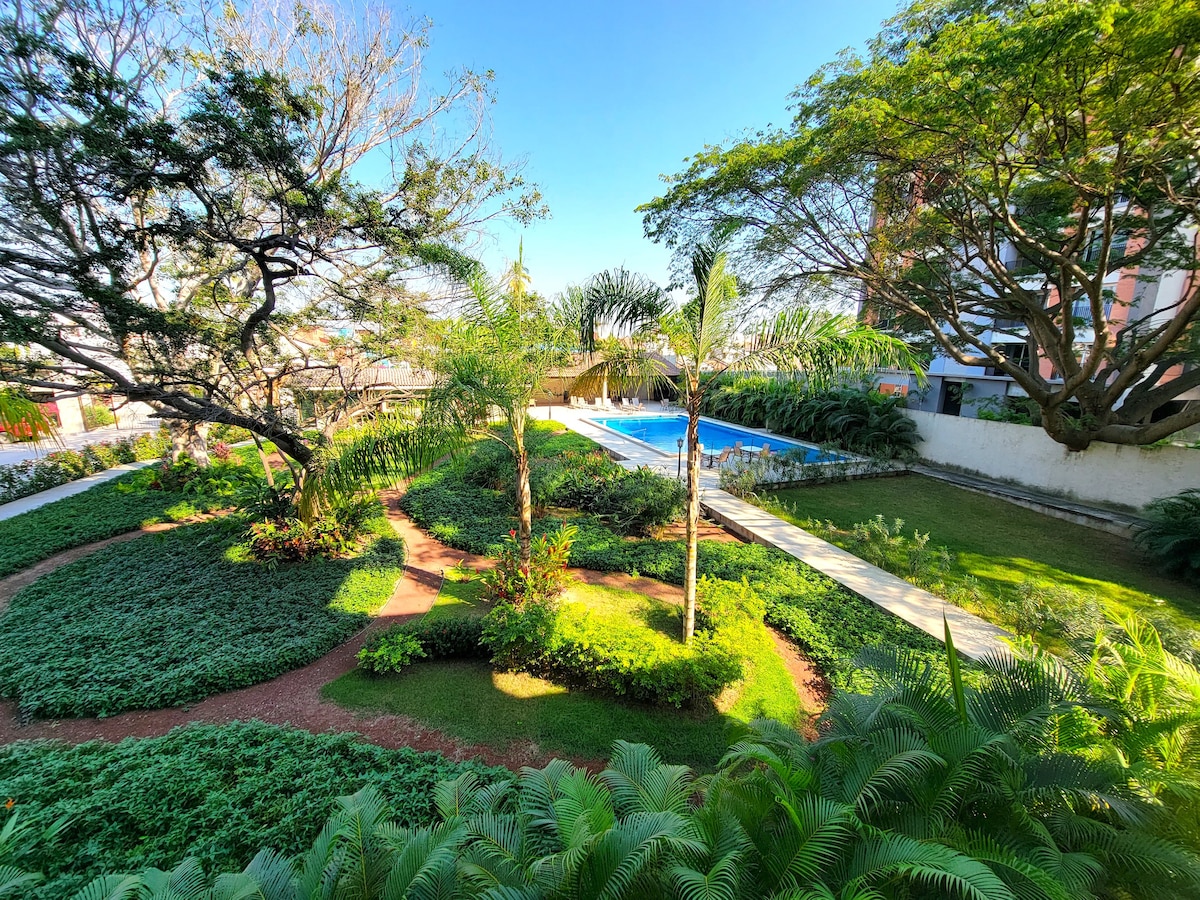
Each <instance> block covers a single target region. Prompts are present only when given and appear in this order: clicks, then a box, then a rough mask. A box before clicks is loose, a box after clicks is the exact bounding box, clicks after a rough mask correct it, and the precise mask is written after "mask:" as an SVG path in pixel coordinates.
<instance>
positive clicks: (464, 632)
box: [358, 618, 490, 675]
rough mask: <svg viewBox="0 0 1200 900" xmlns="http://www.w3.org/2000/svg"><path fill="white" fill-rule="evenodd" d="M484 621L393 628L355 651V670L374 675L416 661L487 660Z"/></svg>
mask: <svg viewBox="0 0 1200 900" xmlns="http://www.w3.org/2000/svg"><path fill="white" fill-rule="evenodd" d="M489 656H490V653H489V651H488V649H487V648H486V647H485V646H484V644H483V620H482V619H476V618H461V619H436V620H433V621H426V620H424V619H421V620H420V621H417V622H406V623H404V624H402V625H393V626H392V627H391V628H388V629H387V630H386V631H380V632H376V633H375V634H373V635H371V637H369V638H368V639H367V641H366V643H365V644H364V645H363V648H362V649H361V650H360V651H358V667H359V668H360V669H362V670H363V671H365V672H370V673H371V674H373V675H383V674H388V673H394V672H400V671H402V670H403V669H404V668H406V667H407V666H408V665H409V664H410V663H412V662H413V661H414V660H416V659H487V658H488V657H489Z"/></svg>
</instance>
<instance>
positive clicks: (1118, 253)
mask: <svg viewBox="0 0 1200 900" xmlns="http://www.w3.org/2000/svg"><path fill="white" fill-rule="evenodd" d="M1128 243H1129V232H1128V231H1125V230H1121V231H1117V232H1116V233H1115V234H1113V238H1112V246H1111V247H1109V248H1108V261H1109V263H1111V262H1112V261H1113V260H1117V259H1121V258H1122V257H1124V256H1125V247H1126V245H1128ZM1103 244H1104V233H1103V232H1100V231H1093V232H1092V236H1091V238H1089V239H1088V242H1087V246H1086V247H1084V248H1083V261H1084V262H1088V263H1094V262H1099V260H1100V248H1101V247H1102V246H1103Z"/></svg>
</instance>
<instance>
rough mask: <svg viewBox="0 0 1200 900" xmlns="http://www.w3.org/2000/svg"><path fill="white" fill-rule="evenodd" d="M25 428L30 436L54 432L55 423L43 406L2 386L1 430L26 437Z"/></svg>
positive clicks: (15, 435)
mask: <svg viewBox="0 0 1200 900" xmlns="http://www.w3.org/2000/svg"><path fill="white" fill-rule="evenodd" d="M25 429H29V432H30V436H32V437H34V438H37V437H40V436H42V435H53V434H54V423H53V422H52V421H51V420H50V417H49V416H47V415H46V413H45V412H44V411H43V410H42V408H41V407H40V406H39V405H38V404H36V403H34V402H33V401H32V400H30V399H29V398H28V397H26V396H25V395H24V394H22V393H20V392H18V391H15V390H13V389H12V388H0V431H7V432H8V433H9V434H11V435H12V436H14V437H24V436H25Z"/></svg>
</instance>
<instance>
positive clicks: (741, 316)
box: [576, 242, 912, 642]
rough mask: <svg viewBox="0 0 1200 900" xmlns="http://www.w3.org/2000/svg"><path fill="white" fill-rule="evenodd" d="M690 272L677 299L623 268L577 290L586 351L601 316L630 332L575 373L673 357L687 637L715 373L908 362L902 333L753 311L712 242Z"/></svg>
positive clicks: (618, 370)
mask: <svg viewBox="0 0 1200 900" xmlns="http://www.w3.org/2000/svg"><path fill="white" fill-rule="evenodd" d="M691 275H692V278H691V283H690V284H689V285H688V289H689V296H688V298H687V300H686V301H685V302H683V303H679V304H676V303H674V302H672V301H671V299H670V298H669V297H668V295H667V294H666V293H665V292H663V291H662V290H661V289H659V288H658V287H656V286H655V285H654V284H653V283H652V282H649V281H647V280H646V279H644V278H641V277H639V276H633V275H630V274H629V273H627V272H624V271H620V270H619V271H617V272H604V273H600V274H599V275H597V276H596V277H594V278H593V279H592V280H591V281H590V282H589V284H588V285H587V287H586V288H585V290H584V306H583V309H582V316H581V318H582V322H581V328H580V338H581V340H582V343H583V345H584V347H585V349H587V350H593V349H594V348H595V346H596V333H597V330H598V329H597V324H598V323H601V322H604V323H608V324H609V325H610V327H616V328H617V329H619V330H625V331H629V332H632V334H631V338H632V339H631V340H628V341H625V342H622V343H620V344H618V345H615V346H613V345H610V346H609V348H608V351H607V352H606V353H604V354H603V357H602V358H601V359H600V360H598V361H595V362H594V364H593V365H592V366H591V367H590V368H588V369H587V370H586V371H585V372H584V373H583V374H582V375H581V376H580V378H579V379H577V381H576V385H577V387H581V388H583V389H585V390H586V389H587V388H589V387H594V386H595V385H598V384H607V383H608V382H613V383H616V384H618V385H621V384H628V383H630V382H635V381H638V380H641V379H644V378H662V377H663V374H662V369H663V366H662V362H661V357H658V356H657V355H654V354H650V353H647V352H646V351H647V348H648V347H649V346H652V345H655V344H663V343H665V344H666V345H667V346H668V347H669V348H670V350H671V351H672V353H673V354H674V356H675V361H676V365H677V366H678V367H679V370H680V374H679V378H680V384H679V386H680V390H681V392H682V399H683V405H684V408H685V410H686V411H687V417H688V423H687V440H686V446H687V516H686V519H687V525H686V533H685V534H686V548H687V549H686V557H685V565H684V581H683V589H684V620H683V640H684V641H685V642H687V641H690V640H691V639H692V634H693V633H694V631H695V628H696V584H697V558H698V533H699V523H700V465H701V459H700V434H699V428H700V408H701V405H702V404H703V402H704V396H705V394H706V393H707V392H708V391H709V389H710V388H711V387H712V386H713V385H714V384H716V383H719V381H718V378H719V376H720V375H722V374H724V373H725V372H730V371H734V372H737V371H743V372H744V371H760V370H763V369H769V370H775V371H777V372H780V373H783V374H785V375H794V374H798V375H800V376H802V377H803V378H805V379H806V380H807V381H808V382H809V383H810V384H811V385H814V386H816V385H818V384H821V383H827V382H829V381H830V380H836V379H841V378H844V377H846V376H847V375H848V374H851V373H862V372H867V371H870V370H872V369H874V368H876V367H878V366H882V365H897V364H909V363H911V362H912V360H911V357H910V355H909V352H908V348H907V347H906V346H905V344H904V343H903V342H902V341H900V340H899V339H897V338H895V337H892V336H889V335H885V334H883V333H881V332H878V331H875V330H874V329H872V328H871V327H870V326H868V325H865V324H864V323H862V322H859V321H856V320H855V319H853V318H851V317H848V316H839V315H834V314H832V313H829V312H826V311H823V310H814V309H808V308H803V307H800V308H794V309H791V310H788V311H785V312H781V313H778V314H776V315H773V316H768V317H766V318H761V317H759V318H758V319H756V317H755V315H754V308H753V307H754V304H752V303H747V302H746V301H745V300H744V299H742V298H741V297H740V296H739V292H738V286H737V282H736V280H735V278H734V277H733V275H732V273H731V272H730V271H729V258H728V256H727V255H726V253H725V252H724V251H723V250H722V249H721V248H720V244H719V243H714V242H706V243H703V244H701V245H700V246H699V247H697V248H696V250H695V251H694V252H693V253H692V257H691ZM618 348H624V352H619V350H618ZM710 376H711V377H710ZM710 449H715V448H710Z"/></svg>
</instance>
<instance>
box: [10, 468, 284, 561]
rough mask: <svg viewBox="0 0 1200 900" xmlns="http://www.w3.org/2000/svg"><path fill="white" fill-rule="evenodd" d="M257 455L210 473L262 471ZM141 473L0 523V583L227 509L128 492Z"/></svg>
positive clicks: (216, 502)
mask: <svg viewBox="0 0 1200 900" xmlns="http://www.w3.org/2000/svg"><path fill="white" fill-rule="evenodd" d="M261 471H262V466H261V464H260V463H259V462H258V456H257V451H256V450H255V449H254V448H253V447H240V448H238V449H237V450H235V451H234V454H233V456H231V457H230V460H229V464H228V465H218V466H215V467H214V472H216V473H224V472H228V473H230V474H234V475H236V476H238V477H242V476H250V475H252V474H253V473H257V472H261ZM139 475H140V473H138V472H131V473H130V474H128V475H123V476H121V477H120V478H116V479H113V480H112V481H106V482H104V483H103V484H98V485H96V486H95V487H93V488H89V489H88V490H86V491H84V492H83V493H80V494H76V495H74V496H73V497H66V498H64V499H62V500H56V501H55V502H53V503H48V504H46V505H45V506H40V507H38V508H37V509H34V510H31V511H29V512H27V513H22V514H21V515H19V516H13V517H12V518H11V519H4V520H3V521H0V547H3V548H4V551H3V553H0V578H3V577H4V576H5V575H11V574H12V573H13V572H19V571H21V570H22V569H27V568H29V567H30V566H32V565H33V564H34V563H37V562H41V561H42V560H43V559H46V558H48V557H51V556H53V555H54V554H55V553H60V552H62V551H63V550H70V549H71V548H72V547H79V546H82V545H84V544H90V543H92V542H93V541H100V540H104V538H109V537H112V536H113V535H117V534H124V533H125V532H127V531H133V530H134V529H136V528H140V527H141V526H143V525H152V524H154V523H157V522H178V521H181V520H183V519H187V518H189V517H191V516H194V515H196V514H197V513H202V512H209V511H211V510H214V509H222V508H224V507H227V506H231V505H232V503H233V501H232V499H231V498H230V497H229V496H228V495H225V494H216V495H213V494H204V493H195V492H192V493H184V492H180V491H155V490H131V489H130V488H131V485H133V484H134V483H135V482H136V481H137V480H138V478H139Z"/></svg>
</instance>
